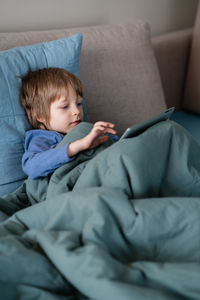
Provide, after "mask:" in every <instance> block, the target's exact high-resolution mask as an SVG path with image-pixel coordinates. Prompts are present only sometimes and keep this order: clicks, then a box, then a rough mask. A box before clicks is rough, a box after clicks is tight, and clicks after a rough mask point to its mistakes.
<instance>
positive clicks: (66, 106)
mask: <svg viewBox="0 0 200 300" xmlns="http://www.w3.org/2000/svg"><path fill="white" fill-rule="evenodd" d="M68 107H69V105H63V106H61V109H67V108H68Z"/></svg>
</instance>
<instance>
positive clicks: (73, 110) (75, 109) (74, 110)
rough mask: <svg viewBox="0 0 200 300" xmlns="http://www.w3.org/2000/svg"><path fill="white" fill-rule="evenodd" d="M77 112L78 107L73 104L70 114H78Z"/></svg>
mask: <svg viewBox="0 0 200 300" xmlns="http://www.w3.org/2000/svg"><path fill="white" fill-rule="evenodd" d="M78 114H79V110H78V108H77V107H76V106H75V107H73V109H72V115H73V116H76V115H78Z"/></svg>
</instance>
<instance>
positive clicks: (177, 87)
mask: <svg viewBox="0 0 200 300" xmlns="http://www.w3.org/2000/svg"><path fill="white" fill-rule="evenodd" d="M191 39H192V28H190V29H185V30H180V31H177V32H172V33H168V34H165V35H160V36H155V37H153V38H152V43H153V48H154V52H155V56H156V59H157V62H158V67H159V71H160V75H161V80H162V84H163V90H164V94H165V99H166V104H167V107H171V106H175V107H176V110H180V109H181V108H182V101H183V93H184V84H185V79H186V74H187V65H188V59H189V52H190V44H191Z"/></svg>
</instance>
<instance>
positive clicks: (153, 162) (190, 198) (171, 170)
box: [0, 121, 200, 300]
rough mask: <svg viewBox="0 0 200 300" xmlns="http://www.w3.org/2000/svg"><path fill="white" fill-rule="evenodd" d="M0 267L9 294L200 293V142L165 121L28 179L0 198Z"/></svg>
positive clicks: (2, 289)
mask: <svg viewBox="0 0 200 300" xmlns="http://www.w3.org/2000/svg"><path fill="white" fill-rule="evenodd" d="M90 126H91V124H89V123H82V124H80V125H78V126H76V127H75V128H74V130H72V131H71V132H70V134H68V135H67V136H66V137H65V138H64V140H63V143H64V142H70V141H73V140H74V139H76V138H80V137H82V136H84V135H85V134H87V132H88V131H90V129H91V127H90ZM0 268H1V272H0V299H6V300H7V299H45V300H46V299H48V300H54V299H69V300H72V299H74V300H75V299H99V300H130V299H138V300H141V299H145V300H146V299H152V300H157V299H158V300H162V299H163V300H164V299H166V300H173V299H177V300H179V299H200V284H199V283H200V146H199V144H197V143H196V142H195V140H194V139H193V138H192V137H191V136H190V135H189V133H187V132H186V131H185V130H184V129H183V128H182V127H180V126H179V125H178V124H176V123H175V122H172V121H164V122H160V123H158V124H156V125H154V126H152V127H150V128H149V129H147V130H146V131H144V132H143V133H141V134H140V135H138V136H136V137H133V138H128V139H124V140H121V141H119V142H117V143H115V144H112V143H111V142H107V143H105V144H103V145H101V146H100V147H98V148H96V149H91V150H88V151H85V152H82V153H80V154H79V155H77V157H76V159H74V160H73V161H71V162H70V163H68V164H65V165H63V166H62V167H60V168H59V169H57V170H56V171H55V172H54V173H53V174H52V175H51V176H49V177H45V178H43V179H41V180H36V181H33V180H30V179H28V180H27V181H25V182H24V184H23V185H22V186H21V187H20V188H19V189H18V190H17V191H16V192H15V193H13V194H10V195H7V196H5V197H3V198H1V199H0Z"/></svg>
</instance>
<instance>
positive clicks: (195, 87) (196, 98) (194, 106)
mask: <svg viewBox="0 0 200 300" xmlns="http://www.w3.org/2000/svg"><path fill="white" fill-rule="evenodd" d="M199 49H200V4H199V7H198V10H197V15H196V21H195V26H194V31H193V38H192V45H191V51H190V58H189V63H188V74H187V79H186V87H185V95H184V101H183V107H184V108H185V109H187V110H190V111H191V112H194V113H198V114H200V84H199V83H200V72H199V70H200V55H199Z"/></svg>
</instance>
